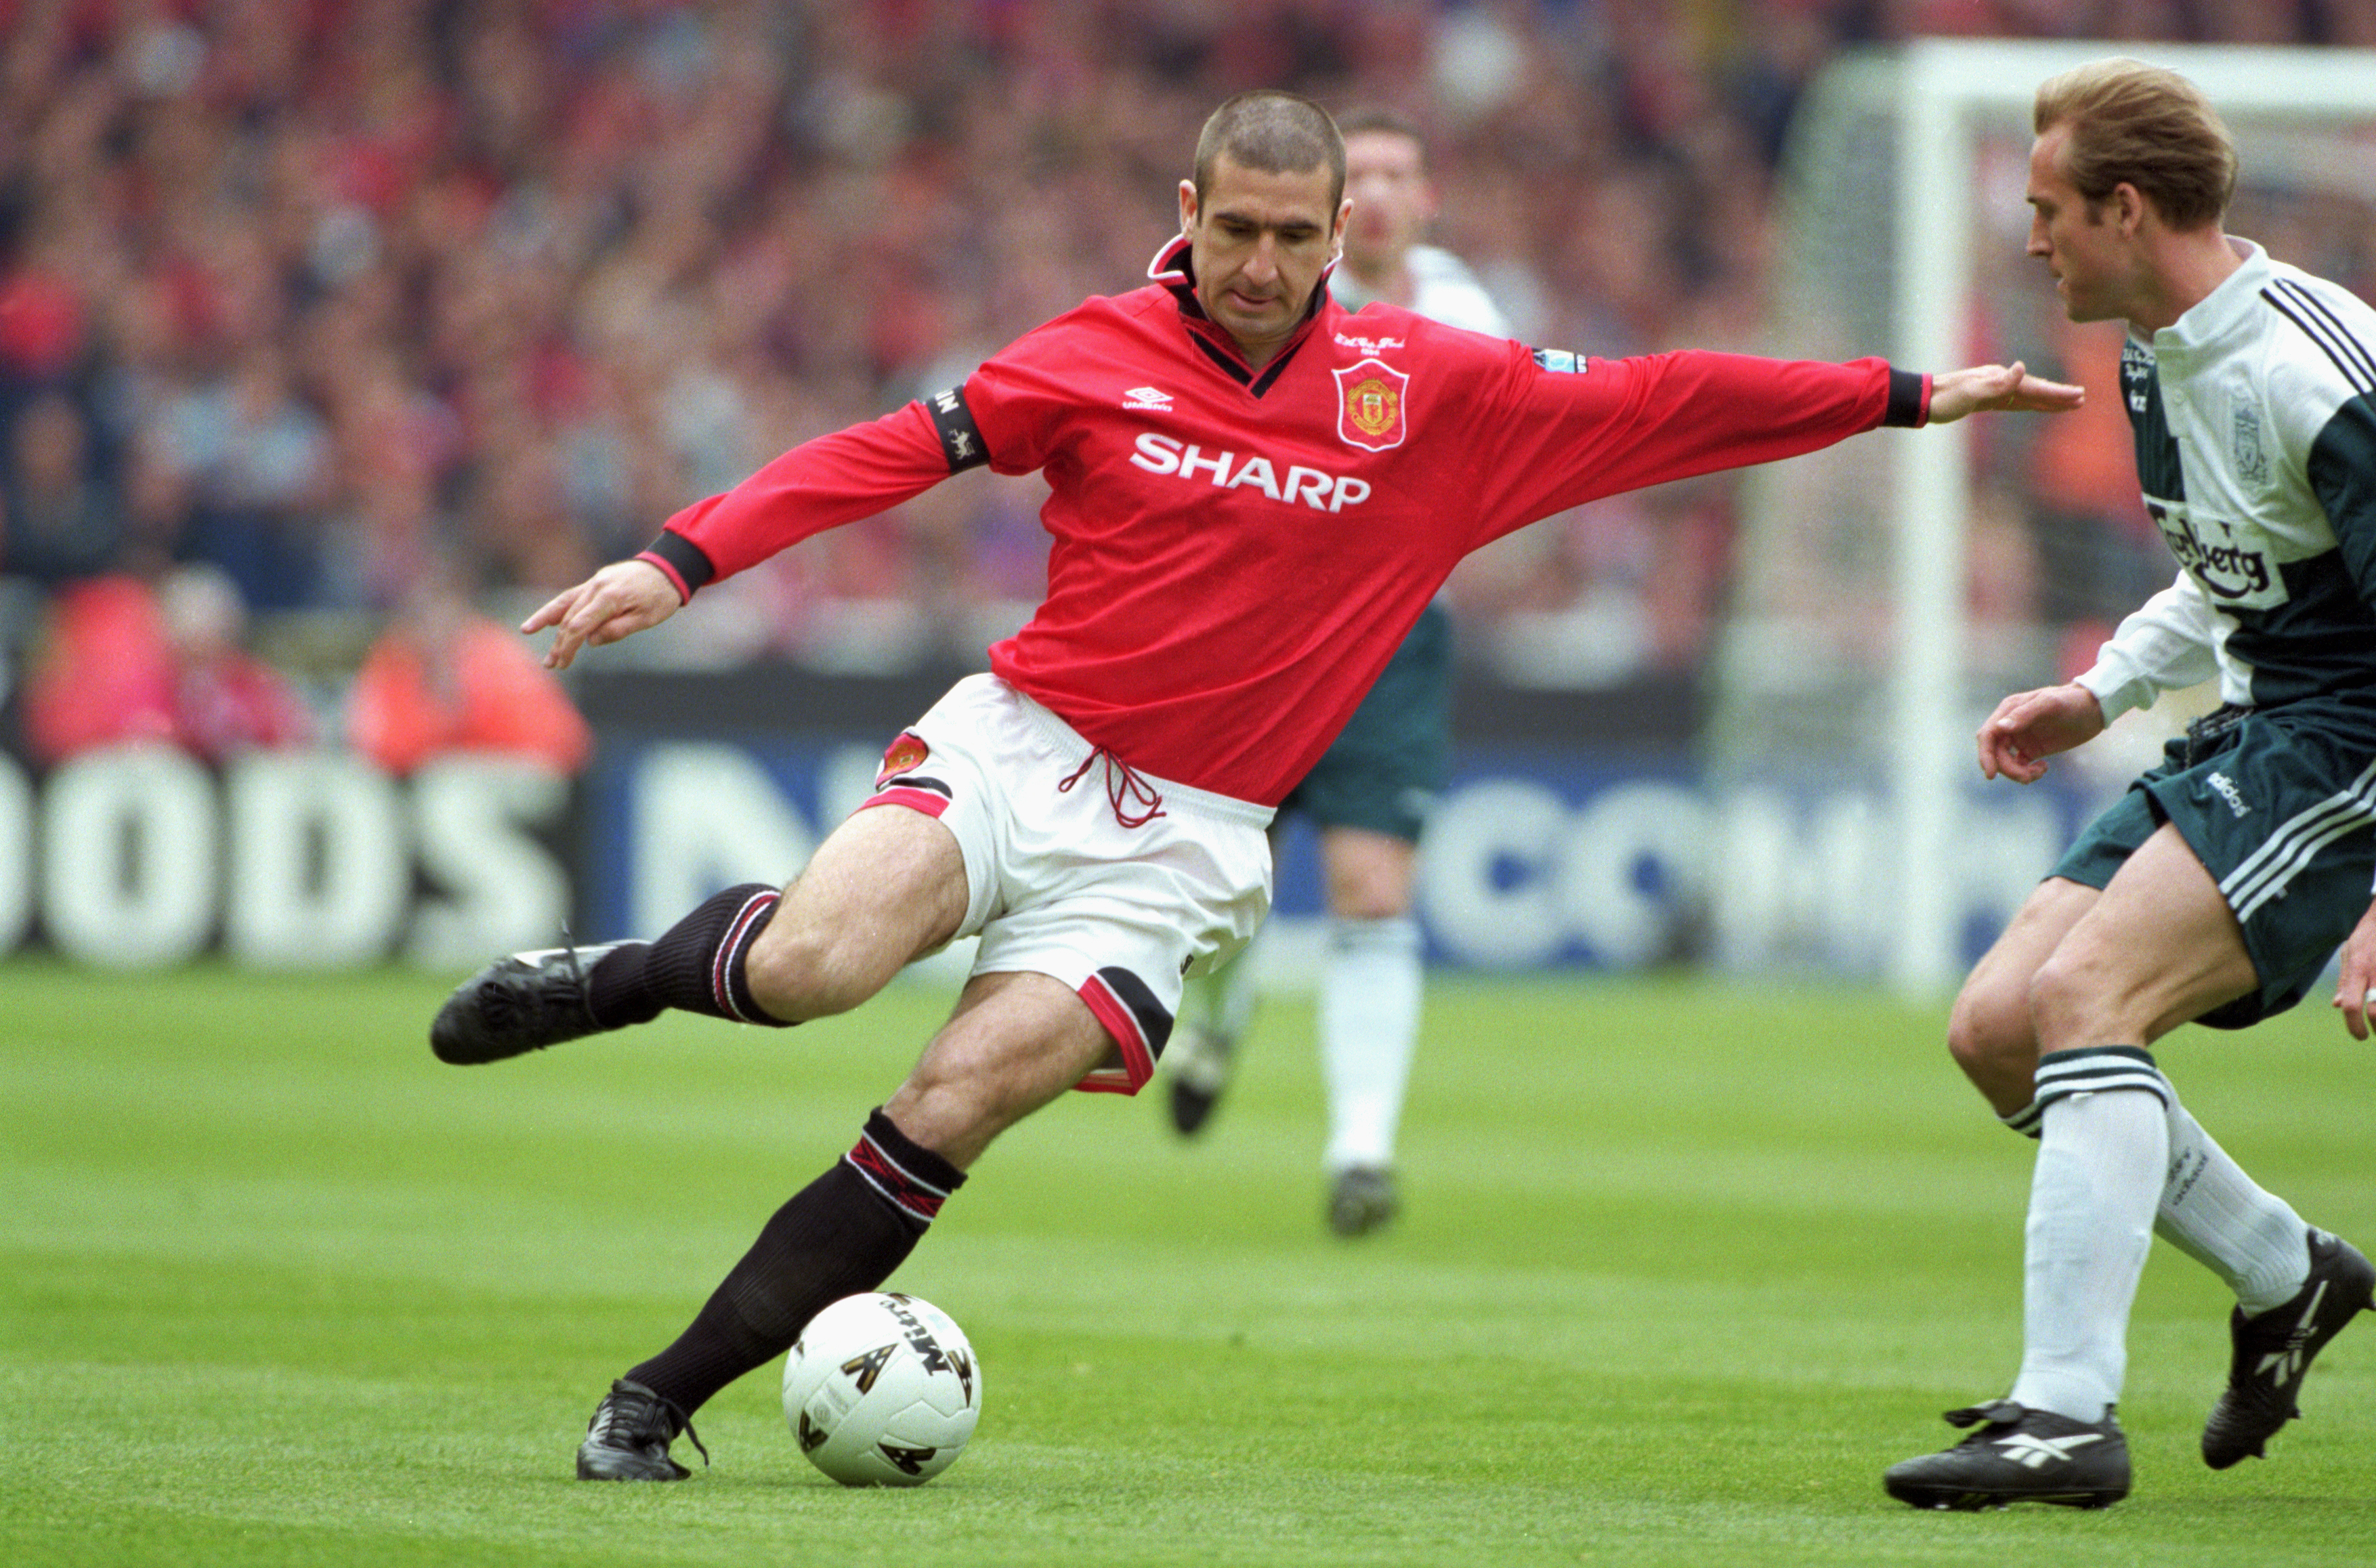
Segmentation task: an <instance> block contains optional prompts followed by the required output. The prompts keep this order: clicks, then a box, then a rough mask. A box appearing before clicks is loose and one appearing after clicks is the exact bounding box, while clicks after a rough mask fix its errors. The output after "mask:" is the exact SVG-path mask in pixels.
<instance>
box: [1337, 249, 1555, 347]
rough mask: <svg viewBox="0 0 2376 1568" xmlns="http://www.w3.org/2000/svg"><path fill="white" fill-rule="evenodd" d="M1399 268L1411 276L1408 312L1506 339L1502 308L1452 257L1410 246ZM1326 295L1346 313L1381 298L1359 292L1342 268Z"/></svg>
mask: <svg viewBox="0 0 2376 1568" xmlns="http://www.w3.org/2000/svg"><path fill="white" fill-rule="evenodd" d="M1403 267H1405V269H1406V270H1408V272H1409V273H1410V279H1411V303H1410V308H1411V309H1412V310H1414V311H1416V312H1418V313H1419V314H1420V315H1423V316H1425V317H1427V318H1428V319H1429V320H1430V321H1440V322H1442V323H1443V324H1444V325H1445V326H1446V327H1463V328H1466V329H1467V330H1468V331H1470V332H1482V333H1484V334H1485V335H1486V336H1488V337H1491V338H1507V337H1508V336H1509V335H1510V323H1509V321H1508V320H1507V319H1506V318H1505V317H1504V316H1503V315H1502V311H1501V307H1499V306H1498V305H1496V304H1494V303H1493V296H1492V295H1491V294H1489V293H1487V292H1486V291H1485V285H1484V284H1482V283H1479V281H1477V274H1475V273H1473V272H1471V271H1469V270H1468V264H1467V262H1465V261H1463V260H1461V259H1460V258H1459V257H1458V256H1456V255H1453V254H1452V253H1451V252H1450V251H1448V250H1445V249H1443V247H1442V246H1440V245H1413V246H1412V247H1411V248H1410V249H1409V250H1408V251H1406V252H1405V253H1403ZM1328 291H1329V292H1330V293H1332V294H1334V295H1336V296H1337V303H1338V304H1341V305H1343V306H1344V307H1345V308H1346V309H1347V310H1360V308H1361V307H1362V306H1363V305H1366V304H1368V303H1370V302H1371V301H1372V300H1375V299H1379V298H1382V297H1383V296H1381V295H1378V294H1373V293H1372V292H1371V291H1369V290H1367V289H1365V288H1363V287H1362V286H1361V280H1360V279H1358V278H1356V277H1354V276H1353V274H1352V271H1351V270H1350V269H1349V268H1348V267H1345V266H1344V265H1343V264H1341V263H1339V264H1338V266H1337V270H1336V271H1335V272H1333V273H1331V274H1330V275H1329V278H1328ZM1389 303H1392V302H1389Z"/></svg>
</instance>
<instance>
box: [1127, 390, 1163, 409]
mask: <svg viewBox="0 0 2376 1568" xmlns="http://www.w3.org/2000/svg"><path fill="white" fill-rule="evenodd" d="M1122 406H1123V408H1125V409H1152V410H1156V411H1157V412H1158V413H1170V411H1171V394H1170V393H1169V392H1161V391H1158V390H1157V389H1156V388H1154V387H1152V386H1134V387H1132V388H1131V389H1130V390H1129V391H1127V392H1125V393H1123V395H1122Z"/></svg>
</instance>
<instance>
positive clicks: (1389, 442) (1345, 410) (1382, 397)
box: [1330, 359, 1410, 452]
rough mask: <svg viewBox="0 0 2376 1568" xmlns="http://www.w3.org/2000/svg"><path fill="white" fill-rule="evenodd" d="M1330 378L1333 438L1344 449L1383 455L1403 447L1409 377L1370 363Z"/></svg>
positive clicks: (1379, 361) (1360, 364)
mask: <svg viewBox="0 0 2376 1568" xmlns="http://www.w3.org/2000/svg"><path fill="white" fill-rule="evenodd" d="M1330 374H1334V375H1335V376H1336V377H1337V435H1338V436H1339V437H1340V438H1341V439H1342V440H1343V441H1344V442H1345V444H1346V445H1348V446H1359V447H1360V448H1362V449H1363V450H1365V451H1370V452H1384V451H1385V450H1387V449H1388V448H1389V447H1394V446H1399V445H1402V444H1403V436H1404V435H1405V434H1408V430H1409V426H1408V422H1406V420H1405V417H1404V410H1403V401H1404V395H1405V394H1406V392H1408V389H1409V387H1410V377H1409V376H1408V375H1405V374H1403V373H1402V372H1401V371H1398V370H1396V369H1395V368H1394V367H1393V366H1391V365H1389V364H1387V363H1386V362H1384V361H1383V360H1374V359H1367V360H1362V361H1361V362H1359V363H1358V364H1353V365H1348V366H1346V367H1345V368H1343V369H1340V370H1337V371H1334V372H1331V373H1330Z"/></svg>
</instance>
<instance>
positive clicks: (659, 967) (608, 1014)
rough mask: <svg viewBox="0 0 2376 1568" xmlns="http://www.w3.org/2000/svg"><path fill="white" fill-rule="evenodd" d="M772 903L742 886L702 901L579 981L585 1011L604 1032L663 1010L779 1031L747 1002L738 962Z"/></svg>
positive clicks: (772, 897) (761, 889)
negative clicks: (583, 991)
mask: <svg viewBox="0 0 2376 1568" xmlns="http://www.w3.org/2000/svg"><path fill="white" fill-rule="evenodd" d="M778 897H779V896H778V893H777V891H776V890H775V889H774V888H772V887H770V886H768V885H766V883H764V882H746V883H744V884H743V885H742V886H740V887H730V888H728V889H727V890H726V891H725V892H723V893H720V894H719V895H717V896H716V897H712V898H710V899H709V900H708V901H707V903H705V904H703V905H702V906H701V907H700V908H699V909H695V910H694V911H693V913H691V914H689V915H687V916H685V917H684V919H683V920H681V921H677V922H676V924H674V925H672V926H671V927H669V929H668V930H667V931H666V932H663V933H662V934H661V936H660V938H659V941H657V942H647V943H645V942H639V943H636V944H631V945H629V946H625V947H622V948H620V949H619V950H618V951H616V952H614V953H609V954H605V955H604V956H603V957H602V959H601V961H600V962H599V963H597V964H596V965H595V966H594V968H592V969H591V970H590V971H589V972H588V975H587V977H586V978H587V989H586V1005H587V1009H588V1011H589V1012H591V1013H592V1014H593V1015H594V1019H595V1021H596V1022H597V1023H599V1024H600V1025H601V1026H602V1027H603V1028H606V1029H615V1028H624V1027H625V1026H626V1025H629V1024H647V1023H650V1022H651V1021H652V1020H653V1019H654V1018H657V1017H659V1016H660V1010H661V1009H662V1008H664V1007H676V1008H681V1009H683V1011H685V1012H687V1013H706V1014H707V1015H708V1016H711V1017H713V1018H732V1019H734V1020H735V1021H736V1022H738V1023H744V1024H766V1025H768V1026H770V1027H772V1028H782V1027H783V1020H781V1019H780V1018H771V1017H769V1016H767V1014H766V1011H765V1010H764V1009H763V1008H761V1007H760V1005H759V1004H758V1003H757V1002H755V1001H754V1000H753V999H752V996H751V982H750V980H748V979H747V978H746V977H745V976H744V974H743V959H744V958H746V957H748V956H749V955H750V952H751V944H753V943H754V942H756V941H758V940H759V933H760V932H763V931H765V930H766V929H767V922H768V921H770V920H772V919H773V918H774V917H775V913H776V902H777V899H778Z"/></svg>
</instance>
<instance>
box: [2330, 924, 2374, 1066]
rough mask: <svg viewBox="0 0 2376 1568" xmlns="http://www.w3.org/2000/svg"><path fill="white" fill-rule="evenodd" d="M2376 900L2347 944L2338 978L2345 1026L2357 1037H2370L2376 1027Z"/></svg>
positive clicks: (2338, 998) (2337, 996)
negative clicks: (2373, 1000)
mask: <svg viewBox="0 0 2376 1568" xmlns="http://www.w3.org/2000/svg"><path fill="white" fill-rule="evenodd" d="M2370 997H2376V904H2370V905H2369V906H2368V912H2367V913H2366V914H2364V915H2362V916H2360V917H2359V923H2358V925H2356V926H2353V927H2352V928H2351V936H2350V938H2349V939H2348V940H2347V941H2346V942H2345V943H2344V944H2343V978H2342V979H2341V980H2338V981H2337V982H2335V987H2334V1004H2335V1005H2336V1006H2337V1007H2339V1008H2341V1009H2342V1010H2343V1027H2344V1028H2346V1029H2349V1030H2350V1031H2351V1038H2352V1039H2367V1038H2368V1037H2369V1033H2370V1030H2371V1029H2376V1006H2370V1005H2369V999H2370Z"/></svg>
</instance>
